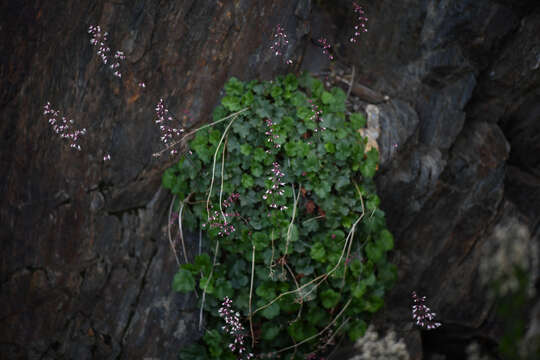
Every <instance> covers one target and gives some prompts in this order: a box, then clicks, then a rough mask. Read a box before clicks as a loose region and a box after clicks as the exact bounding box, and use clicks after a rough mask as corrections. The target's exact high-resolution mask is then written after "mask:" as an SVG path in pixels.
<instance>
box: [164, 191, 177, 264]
mask: <svg viewBox="0 0 540 360" xmlns="http://www.w3.org/2000/svg"><path fill="white" fill-rule="evenodd" d="M175 200H176V195H174V196H173V198H172V201H171V206H169V217H168V218H167V235H168V236H169V244H170V245H171V250H172V252H173V254H174V258H175V259H176V264H177V265H178V266H180V260H179V259H178V255H177V254H176V247H175V246H174V242H173V240H172V236H171V215H172V209H173V206H174V201H175Z"/></svg>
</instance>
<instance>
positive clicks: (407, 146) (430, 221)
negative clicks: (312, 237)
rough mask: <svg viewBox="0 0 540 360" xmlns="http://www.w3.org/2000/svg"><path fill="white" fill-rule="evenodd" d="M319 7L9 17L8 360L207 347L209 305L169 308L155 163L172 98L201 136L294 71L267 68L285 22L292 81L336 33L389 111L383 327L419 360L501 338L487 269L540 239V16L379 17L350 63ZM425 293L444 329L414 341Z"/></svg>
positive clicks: (4, 332) (396, 7)
mask: <svg viewBox="0 0 540 360" xmlns="http://www.w3.org/2000/svg"><path fill="white" fill-rule="evenodd" d="M318 3H320V4H321V8H318V7H317V6H316V5H315V4H312V2H311V1H309V0H294V1H285V0H283V1H282V0H276V1H271V2H270V1H255V0H252V1H247V0H240V1H225V0H223V1H217V2H216V1H185V2H182V4H176V3H175V4H173V3H170V4H169V3H167V4H164V3H163V2H157V1H152V2H144V1H134V2H125V3H123V2H104V1H85V0H82V1H77V2H68V3H66V4H64V5H58V4H56V3H54V2H30V1H12V2H6V3H4V4H2V5H0V14H1V15H0V29H1V30H2V32H1V33H2V35H1V36H0V41H1V48H2V49H7V50H8V51H6V52H5V53H4V52H3V55H2V57H1V58H0V64H1V65H0V74H1V78H2V80H3V81H2V88H0V107H1V110H0V111H1V114H2V119H3V120H2V121H1V122H0V136H1V139H2V141H0V174H2V175H3V176H2V177H1V178H0V196H1V198H2V199H3V201H2V205H1V206H0V241H1V242H0V244H1V249H2V252H1V254H2V255H1V257H0V259H1V261H0V304H1V306H0V355H1V356H0V357H1V358H6V359H26V358H29V359H33V358H36V359H37V358H43V359H55V358H68V359H72V358H73V359H92V358H95V359H109V358H111V359H112V358H119V359H143V358H145V357H147V358H159V359H173V358H176V357H177V354H178V350H179V349H180V348H181V347H182V346H183V345H184V344H186V343H189V342H190V341H191V340H192V339H193V337H195V336H199V334H200V333H199V332H198V328H197V323H198V313H197V309H196V301H195V299H194V298H193V297H191V296H182V295H180V294H177V293H174V292H172V290H171V279H172V277H173V274H174V273H175V271H176V268H177V265H176V262H175V259H174V256H173V255H172V253H171V250H170V248H169V245H168V242H167V236H166V225H167V211H168V206H169V203H170V200H171V199H170V196H169V195H168V194H167V193H166V192H165V191H163V190H161V189H160V181H161V174H162V172H163V170H164V169H165V168H166V167H167V166H168V165H170V163H171V161H167V160H156V159H154V158H152V153H153V152H155V151H158V150H159V149H160V147H161V145H160V142H159V131H158V129H157V127H156V126H155V124H154V121H153V118H154V113H153V109H154V107H155V105H156V103H157V102H158V101H159V99H160V98H164V99H165V100H166V102H167V104H168V107H169V109H171V111H174V112H175V113H176V114H181V113H182V112H183V110H184V109H189V112H190V113H189V116H188V118H187V119H186V120H185V121H184V126H187V127H192V126H194V125H195V124H199V123H203V122H206V121H208V116H209V114H210V112H211V111H212V109H213V107H214V106H215V104H216V103H217V101H218V100H219V96H220V94H219V91H220V89H221V88H222V85H223V83H224V82H225V80H226V79H227V78H229V77H230V76H233V75H234V76H237V77H239V78H242V79H252V78H264V79H268V78H271V77H273V76H274V75H276V74H279V73H284V72H286V71H287V67H286V65H285V64H284V63H283V61H281V59H279V58H276V57H274V56H273V53H272V51H271V50H270V45H271V39H270V35H271V33H272V30H273V27H274V26H275V25H276V24H277V23H281V24H282V26H283V27H285V29H286V30H287V32H288V33H289V34H290V39H289V41H290V42H289V48H288V52H287V56H289V57H292V58H293V59H294V60H295V65H294V66H299V64H300V63H301V62H302V60H304V63H303V64H302V66H304V67H306V68H311V69H317V68H320V67H321V66H324V65H325V57H324V56H323V55H322V54H320V52H319V51H318V49H317V51H315V52H313V51H312V50H313V47H312V45H311V47H310V41H309V36H310V35H311V36H312V38H313V39H317V38H318V37H320V36H321V35H325V36H326V37H328V38H329V39H330V40H331V42H332V43H334V44H336V51H337V52H338V53H339V54H340V55H341V56H342V57H343V59H344V61H345V62H347V63H350V64H354V65H355V68H356V71H357V72H356V77H355V78H356V81H357V82H358V84H359V85H363V86H369V87H370V88H372V89H374V90H375V91H377V92H378V93H381V94H384V95H388V96H389V98H390V99H389V101H387V102H384V103H380V104H377V105H376V106H377V107H378V110H379V127H380V134H379V139H378V145H379V148H380V151H381V168H380V171H379V174H378V177H377V182H378V186H379V191H380V194H381V198H382V207H383V209H384V210H385V211H386V213H387V216H388V222H389V225H390V227H391V230H392V231H393V232H394V234H395V237H396V250H395V252H394V258H395V261H396V264H397V265H398V268H399V270H400V274H399V275H400V277H399V283H398V285H397V286H396V287H395V289H394V290H393V291H392V293H391V294H389V296H388V301H387V306H386V308H385V311H384V312H383V313H382V314H380V315H379V317H378V318H377V321H378V322H379V323H384V324H385V325H388V324H392V325H393V326H394V327H395V328H396V331H397V333H398V336H402V337H405V338H406V340H407V344H408V348H409V352H410V353H411V356H412V358H414V359H420V358H421V357H422V353H423V352H424V355H426V356H427V357H429V356H431V355H433V354H435V353H437V352H438V353H442V354H445V355H447V356H449V357H448V358H451V359H452V358H458V357H452V356H460V355H462V353H459V351H461V350H462V348H463V347H459V346H458V347H456V346H452V345H453V344H455V343H456V341H457V342H458V343H465V342H466V340H467V339H470V338H475V337H482V338H488V339H490V340H493V341H496V340H497V338H498V336H500V333H501V329H500V328H498V327H497V323H496V322H493V321H492V317H493V313H492V302H490V301H489V300H488V298H487V296H486V289H485V287H482V286H480V284H479V274H478V266H479V262H480V261H481V259H482V254H483V253H482V249H483V248H484V247H485V246H486V244H488V243H489V241H490V240H489V239H490V238H491V234H492V232H493V229H494V227H495V226H496V225H497V224H498V223H500V222H502V221H506V220H508V219H510V218H511V219H519V221H520V222H522V223H524V224H525V225H527V226H528V227H529V230H530V232H531V234H532V239H535V240H534V241H537V239H538V234H537V233H538V226H537V224H538V223H539V220H540V207H539V206H538V201H534V200H535V199H540V182H539V176H540V173H539V172H540V169H539V168H538V164H539V159H540V158H539V155H538V154H539V152H538V151H534V150H535V149H537V148H538V141H536V140H537V139H538V137H539V134H540V129H539V125H538V124H539V123H540V122H539V120H540V118H539V114H540V107H539V105H538V104H539V103H540V37H539V36H538V34H539V30H540V4H539V3H538V2H537V1H536V0H530V1H525V0H523V1H502V0H501V1H496V0H459V1H458V0H407V1H394V0H376V1H375V0H366V1H365V2H364V5H365V6H366V9H367V13H368V16H369V18H370V20H369V30H370V31H369V32H368V33H366V34H364V36H362V37H361V38H360V43H359V44H358V45H355V46H351V45H350V44H348V39H349V37H350V35H351V31H352V26H353V20H354V16H353V13H352V11H351V4H350V2H348V1H341V0H340V1H335V2H334V1H333V2H325V1H321V2H318ZM93 24H99V25H100V26H101V27H102V28H104V29H105V31H108V32H109V39H110V44H111V47H112V48H114V49H115V50H116V49H121V50H123V51H124V53H125V55H126V57H127V60H126V63H125V65H126V72H125V73H124V74H123V77H122V78H121V79H117V78H115V77H113V76H112V73H113V72H112V71H110V70H109V69H108V68H107V67H106V66H104V65H103V64H101V62H100V60H99V57H98V56H97V55H96V54H95V50H96V49H95V48H93V47H92V46H91V45H90V44H89V39H90V38H89V35H88V33H87V29H88V26H89V25H93ZM338 43H341V44H343V45H342V46H341V47H339V46H338V45H337V44H338ZM313 53H315V54H317V55H316V56H311V54H313ZM304 54H306V55H304ZM128 70H129V71H128ZM139 81H145V83H146V84H147V87H146V88H144V89H143V88H141V87H138V86H137V83H138V82H139ZM47 101H50V102H51V104H52V105H53V107H54V108H55V109H58V110H60V111H61V112H62V113H63V114H65V115H66V116H68V117H69V118H70V119H74V122H75V126H76V127H81V128H82V127H86V128H87V129H88V133H87V135H85V136H84V137H83V138H82V139H81V146H82V151H80V152H77V151H73V150H72V149H69V148H68V147H67V146H66V145H65V142H63V141H62V140H61V139H59V138H58V136H56V135H55V134H54V133H53V132H52V131H51V129H50V126H49V124H47V119H46V117H44V116H43V115H42V112H43V105H44V104H45V103H46V102H47ZM106 154H110V155H111V160H110V161H107V162H104V161H102V159H103V157H104V156H105V155H106ZM191 240H192V242H188V246H189V247H190V249H192V250H193V248H194V247H195V246H196V244H195V243H196V241H197V237H196V236H195V237H192V239H191ZM531 241H533V240H531ZM412 290H416V291H417V292H418V293H419V294H421V295H427V296H428V299H429V303H430V305H431V307H432V309H434V310H435V311H437V312H438V316H439V319H440V321H441V322H443V324H444V326H443V327H442V328H441V330H440V331H439V330H437V332H433V333H432V334H420V332H419V331H418V329H413V327H412V324H411V319H410V315H409V314H410V301H409V298H410V292H411V291H412ZM456 339H457V340H456ZM422 341H423V344H424V347H423V348H422ZM434 342H435V343H437V344H439V345H440V346H438V347H437V348H436V349H435V350H434V349H432V348H430V344H433V343H434ZM445 344H446V345H448V346H447V347H445V346H444V345H445ZM455 351H457V352H458V353H456V352H455Z"/></svg>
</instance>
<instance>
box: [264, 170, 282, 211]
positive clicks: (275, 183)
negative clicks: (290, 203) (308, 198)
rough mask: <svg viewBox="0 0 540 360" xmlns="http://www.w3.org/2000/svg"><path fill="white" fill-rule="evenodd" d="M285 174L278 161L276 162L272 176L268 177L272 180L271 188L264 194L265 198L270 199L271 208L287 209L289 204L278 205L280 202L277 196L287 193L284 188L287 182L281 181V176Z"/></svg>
mask: <svg viewBox="0 0 540 360" xmlns="http://www.w3.org/2000/svg"><path fill="white" fill-rule="evenodd" d="M283 176H285V174H284V173H283V172H282V171H281V168H280V166H279V164H278V163H277V162H274V163H273V164H272V176H270V177H269V178H268V180H270V181H271V182H272V183H271V185H270V189H267V190H266V191H265V193H264V195H263V196H262V198H263V200H267V199H270V207H271V208H274V209H277V208H279V210H285V209H287V206H285V205H282V206H278V204H277V203H276V202H277V197H280V196H283V194H285V191H284V190H283V189H282V187H283V186H284V185H285V183H284V182H282V181H281V178H282V177H283Z"/></svg>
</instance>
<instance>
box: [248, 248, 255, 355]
mask: <svg viewBox="0 0 540 360" xmlns="http://www.w3.org/2000/svg"><path fill="white" fill-rule="evenodd" d="M254 274H255V245H253V251H252V253H251V284H250V285H249V329H250V330H251V348H254V347H255V333H254V332H253V314H252V313H251V300H252V299H253V275H254Z"/></svg>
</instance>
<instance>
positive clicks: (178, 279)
mask: <svg viewBox="0 0 540 360" xmlns="http://www.w3.org/2000/svg"><path fill="white" fill-rule="evenodd" d="M172 287H173V290H174V291H178V292H182V293H187V292H190V291H193V290H194V289H195V279H194V278H193V275H191V272H190V271H188V270H186V269H180V270H178V272H177V273H176V275H174V279H173V285H172Z"/></svg>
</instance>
